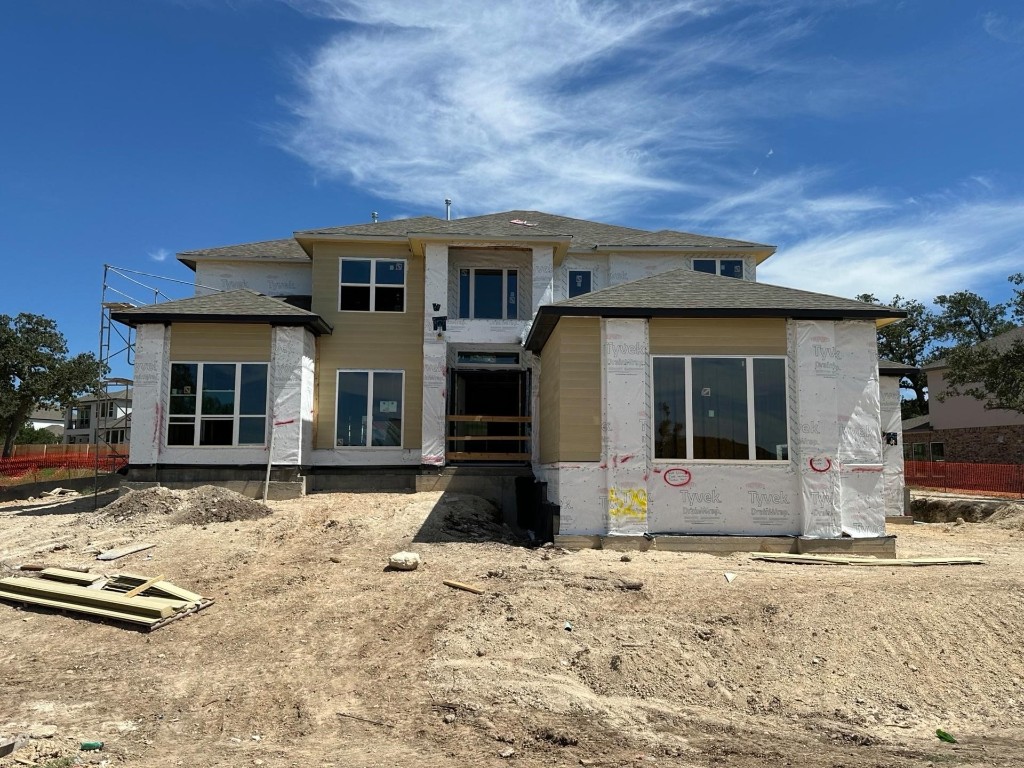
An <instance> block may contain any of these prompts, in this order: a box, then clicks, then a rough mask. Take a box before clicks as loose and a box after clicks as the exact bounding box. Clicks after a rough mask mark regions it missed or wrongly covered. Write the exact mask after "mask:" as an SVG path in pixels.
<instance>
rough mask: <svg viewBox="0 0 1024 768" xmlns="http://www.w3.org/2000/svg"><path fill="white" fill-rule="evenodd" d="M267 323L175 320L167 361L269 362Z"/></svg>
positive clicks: (268, 328) (268, 331)
mask: <svg viewBox="0 0 1024 768" xmlns="http://www.w3.org/2000/svg"><path fill="white" fill-rule="evenodd" d="M270 330H271V329H270V326H269V325H238V324H233V323H175V324H174V325H172V326H171V360H182V361H186V360H187V361H197V362H203V363H206V362H210V363H245V362H263V361H267V362H269V361H270Z"/></svg>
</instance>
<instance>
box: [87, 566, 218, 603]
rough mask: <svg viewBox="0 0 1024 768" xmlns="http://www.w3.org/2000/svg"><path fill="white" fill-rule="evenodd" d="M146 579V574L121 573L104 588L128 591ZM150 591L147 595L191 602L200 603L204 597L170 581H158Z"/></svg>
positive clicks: (114, 590) (113, 590)
mask: <svg viewBox="0 0 1024 768" xmlns="http://www.w3.org/2000/svg"><path fill="white" fill-rule="evenodd" d="M144 581H146V577H145V576H136V575H135V574H131V573H121V574H118V575H117V576H114V577H113V578H112V579H111V580H110V581H108V582H107V585H106V586H105V587H104V589H107V590H110V591H112V592H127V591H128V590H130V589H131V588H132V587H135V586H138V585H139V584H141V583H142V582H144ZM148 592H149V594H148V595H146V597H167V598H170V599H172V600H184V601H185V602H189V603H198V602H199V601H200V600H202V599H203V596H202V595H199V594H196V593H195V592H190V591H189V590H187V589H184V588H183V587H179V586H178V585H177V584H172V583H171V582H169V581H160V582H157V583H156V584H154V585H152V586H151V587H150V588H149V590H148Z"/></svg>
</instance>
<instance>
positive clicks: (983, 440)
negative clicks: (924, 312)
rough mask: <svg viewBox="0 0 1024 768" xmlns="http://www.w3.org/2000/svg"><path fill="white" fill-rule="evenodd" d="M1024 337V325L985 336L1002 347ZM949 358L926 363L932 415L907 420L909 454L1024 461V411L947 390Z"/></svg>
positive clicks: (920, 457)
mask: <svg viewBox="0 0 1024 768" xmlns="http://www.w3.org/2000/svg"><path fill="white" fill-rule="evenodd" d="M1017 340H1024V327H1021V328H1014V329H1012V330H1010V331H1007V332H1006V333H1003V334H1000V335H999V336H996V337H995V338H992V339H989V340H988V341H985V342H982V344H983V345H986V346H992V347H995V348H997V349H999V348H1001V347H1009V346H1010V345H1011V344H1013V342H1014V341H1017ZM948 369H949V366H948V365H947V364H946V361H945V360H936V361H935V362H934V363H929V364H928V365H926V366H924V371H925V373H926V374H927V376H928V393H929V397H928V415H927V416H919V417H917V418H916V419H908V420H907V421H905V422H903V430H904V438H905V439H904V456H905V458H907V459H912V460H915V461H963V462H978V463H986V464H1024V414H1021V413H1017V412H1016V411H1006V410H993V409H988V408H985V403H984V401H982V400H977V399H975V398H973V397H969V396H966V395H946V396H945V397H942V398H941V399H940V396H941V395H943V393H945V391H946V384H945V373H946V371H947V370H948Z"/></svg>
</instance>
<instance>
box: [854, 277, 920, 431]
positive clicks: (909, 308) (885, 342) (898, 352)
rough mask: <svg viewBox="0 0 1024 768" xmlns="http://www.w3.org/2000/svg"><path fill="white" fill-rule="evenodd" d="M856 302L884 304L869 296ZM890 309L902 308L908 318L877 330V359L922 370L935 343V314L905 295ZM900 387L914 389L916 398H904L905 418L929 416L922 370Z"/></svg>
mask: <svg viewBox="0 0 1024 768" xmlns="http://www.w3.org/2000/svg"><path fill="white" fill-rule="evenodd" d="M857 300H858V301H863V302H866V303H868V304H881V303H882V302H880V301H879V300H878V299H877V298H876V297H875V296H874V295H873V294H870V293H862V294H860V295H859V296H857ZM888 306H890V307H894V308H895V309H902V310H903V311H905V312H906V313H907V317H906V319H905V320H900V321H899V322H897V323H890V324H889V325H886V326H883V327H882V328H879V329H878V356H879V357H880V358H883V359H885V360H892V361H893V362H897V363H903V364H904V365H912V366H914V367H915V368H920V367H921V366H922V365H923V364H924V363H925V362H927V361H928V359H929V354H928V352H929V349H930V348H931V346H932V345H933V343H934V341H935V315H934V313H933V312H932V311H931V310H930V309H928V307H926V306H925V305H924V304H922V303H921V302H920V301H917V300H916V299H905V298H903V297H902V296H894V297H893V299H892V301H890V302H888ZM900 387H901V388H903V389H912V390H914V397H912V398H910V397H904V398H902V399H901V401H900V412H901V415H902V416H903V418H904V419H909V418H913V417H914V416H923V415H924V414H926V413H928V397H927V392H928V377H927V376H926V375H925V374H924V372H923V371H918V372H917V373H912V374H907V375H906V376H904V377H903V378H902V380H901V381H900Z"/></svg>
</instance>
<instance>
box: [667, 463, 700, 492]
mask: <svg viewBox="0 0 1024 768" xmlns="http://www.w3.org/2000/svg"><path fill="white" fill-rule="evenodd" d="M692 479H693V475H692V474H691V473H690V470H688V469H683V468H682V467H672V469H666V470H665V482H666V483H668V484H669V485H671V486H672V487H673V488H682V487H683V486H684V485H689V484H690V481H691V480H692Z"/></svg>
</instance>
